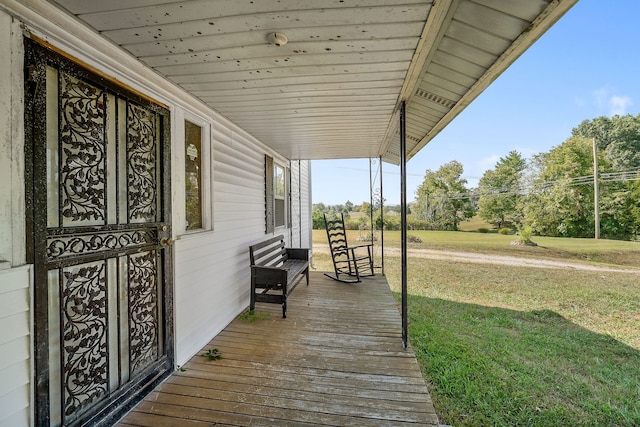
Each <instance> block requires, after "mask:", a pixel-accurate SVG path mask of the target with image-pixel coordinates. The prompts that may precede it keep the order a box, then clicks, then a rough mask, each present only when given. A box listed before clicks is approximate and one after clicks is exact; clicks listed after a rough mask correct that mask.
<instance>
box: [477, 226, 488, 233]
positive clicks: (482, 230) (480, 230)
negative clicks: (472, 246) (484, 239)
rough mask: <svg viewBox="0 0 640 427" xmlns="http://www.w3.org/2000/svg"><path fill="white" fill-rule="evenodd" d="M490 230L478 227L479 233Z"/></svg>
mask: <svg viewBox="0 0 640 427" xmlns="http://www.w3.org/2000/svg"><path fill="white" fill-rule="evenodd" d="M488 232H489V229H488V228H484V227H482V228H478V233H488Z"/></svg>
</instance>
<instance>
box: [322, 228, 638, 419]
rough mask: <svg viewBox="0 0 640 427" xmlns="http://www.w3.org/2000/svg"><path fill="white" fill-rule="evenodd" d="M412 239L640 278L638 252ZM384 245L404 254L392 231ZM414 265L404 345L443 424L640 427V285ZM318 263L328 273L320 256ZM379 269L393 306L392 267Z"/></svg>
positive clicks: (562, 242)
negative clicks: (634, 271) (612, 269)
mask: <svg viewBox="0 0 640 427" xmlns="http://www.w3.org/2000/svg"><path fill="white" fill-rule="evenodd" d="M320 231H321V232H322V233H324V231H323V230H320ZM315 233H316V232H314V241H316V242H317V243H321V244H325V239H326V237H325V236H324V234H322V233H318V234H315ZM410 234H417V235H419V236H420V237H421V239H422V240H423V243H418V244H411V245H410V248H432V249H433V248H435V249H438V248H439V249H443V250H454V251H471V252H481V253H490V254H501V255H510V256H522V257H532V258H546V259H554V260H560V261H571V262H576V261H580V262H583V263H589V264H593V265H606V266H621V267H629V266H635V267H640V254H639V252H640V243H633V242H618V241H607V240H600V241H595V240H589V239H557V238H538V237H534V239H533V240H534V241H535V242H537V243H538V244H539V245H540V246H538V247H514V246H511V245H510V244H509V243H510V241H511V240H513V238H514V236H502V235H499V234H480V233H463V232H457V233H456V232H432V231H429V232H427V231H425V232H410ZM385 242H386V245H387V246H388V247H389V246H390V247H393V246H395V247H397V246H399V232H389V233H385ZM396 253H397V251H396ZM409 258H410V259H409V266H408V292H409V301H408V304H409V321H410V328H409V334H410V339H411V343H412V346H413V348H414V351H415V352H416V356H417V357H418V360H419V363H420V365H421V368H422V370H423V374H424V376H425V379H426V381H427V382H428V384H429V390H430V392H431V395H432V398H433V401H434V405H435V407H436V411H437V412H438V415H439V417H440V421H441V423H444V424H451V425H454V426H456V427H458V426H520V425H523V426H524V425H526V426H549V427H551V426H553V427H555V426H638V425H640V403H639V402H640V275H638V274H632V273H610V272H588V271H579V270H552V269H541V268H528V267H513V266H502V265H489V264H470V263H464V262H452V261H442V260H431V259H424V258H417V257H411V253H410V255H409ZM314 264H315V265H316V267H319V268H320V269H329V268H330V267H331V265H330V258H329V257H328V255H325V254H322V253H317V254H314ZM385 267H386V268H385V269H386V275H387V280H388V281H389V284H390V287H391V288H392V291H393V292H394V295H395V296H396V298H397V299H398V300H399V298H400V295H399V291H400V262H399V257H398V256H397V255H395V256H387V257H386V258H385Z"/></svg>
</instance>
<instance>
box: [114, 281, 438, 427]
mask: <svg viewBox="0 0 640 427" xmlns="http://www.w3.org/2000/svg"><path fill="white" fill-rule="evenodd" d="M265 313H267V314H265ZM256 314H257V320H255V321H253V322H252V321H249V320H246V319H236V320H234V321H233V322H232V323H231V324H230V325H229V326H228V327H227V328H226V329H225V330H224V331H223V332H221V333H220V334H219V335H218V336H217V337H216V338H214V339H213V340H212V341H211V342H210V343H209V345H208V346H207V347H205V348H204V349H203V352H201V354H202V353H204V351H206V350H208V349H210V348H217V349H218V350H219V351H220V353H221V355H222V359H221V360H216V361H209V360H208V359H207V358H206V357H204V356H202V355H198V356H194V357H193V358H192V359H191V360H190V361H189V362H188V363H187V364H185V365H184V368H185V369H186V370H185V371H184V372H176V373H174V374H173V375H172V376H171V377H169V378H168V379H167V380H166V381H165V382H164V383H162V384H161V385H160V386H158V387H157V388H156V390H154V391H153V392H152V393H151V394H150V395H149V396H147V398H146V399H145V400H144V401H142V402H141V403H140V404H138V405H137V406H136V407H135V408H134V409H133V410H132V411H131V412H130V413H128V414H127V415H126V416H125V417H124V418H123V419H122V420H121V422H120V424H119V425H120V426H122V427H126V426H154V427H163V426H197V425H222V426H282V427H284V426H304V425H316V426H317V425H331V426H418V425H419V426H437V425H438V419H437V417H436V415H435V412H434V409H433V405H432V403H431V399H430V397H429V394H428V392H427V389H426V387H425V383H424V380H423V379H422V376H421V374H420V369H419V366H418V363H417V361H416V359H415V356H414V354H413V350H412V349H411V348H409V349H408V350H404V349H403V348H402V339H401V321H400V315H399V313H398V309H397V306H396V303H395V301H394V299H393V297H392V295H391V293H390V291H389V288H388V285H387V282H386V279H385V278H384V277H382V276H378V277H375V278H368V279H364V281H363V282H362V283H359V284H344V283H338V282H334V281H332V280H330V279H327V278H325V277H324V276H323V275H322V274H320V273H312V276H311V284H310V285H309V287H306V286H305V284H304V282H303V283H301V284H300V285H299V286H298V288H297V289H296V290H295V291H294V292H293V294H292V296H291V297H290V299H289V304H288V311H287V318H286V319H282V316H281V309H280V306H279V305H276V304H257V306H256Z"/></svg>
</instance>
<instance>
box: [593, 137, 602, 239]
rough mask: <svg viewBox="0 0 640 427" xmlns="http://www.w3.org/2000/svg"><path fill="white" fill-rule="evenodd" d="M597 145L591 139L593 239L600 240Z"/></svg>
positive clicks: (594, 140)
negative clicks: (594, 227) (594, 226)
mask: <svg viewBox="0 0 640 427" xmlns="http://www.w3.org/2000/svg"><path fill="white" fill-rule="evenodd" d="M598 181H599V180H598V144H597V143H596V139H595V138H593V205H594V209H593V211H594V222H595V225H596V229H595V236H594V237H595V238H596V239H599V238H600V190H599V188H598Z"/></svg>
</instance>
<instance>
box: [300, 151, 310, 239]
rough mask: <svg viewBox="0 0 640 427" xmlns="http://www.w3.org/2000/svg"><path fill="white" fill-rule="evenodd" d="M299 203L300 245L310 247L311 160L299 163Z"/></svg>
mask: <svg viewBox="0 0 640 427" xmlns="http://www.w3.org/2000/svg"><path fill="white" fill-rule="evenodd" d="M300 189H301V194H300V201H301V203H300V205H301V207H302V208H301V211H300V215H301V221H300V228H301V229H300V235H301V236H302V241H301V242H300V246H301V247H303V248H311V247H312V245H311V239H312V236H311V233H312V227H311V162H310V161H309V160H305V161H302V162H301V163H300Z"/></svg>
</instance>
